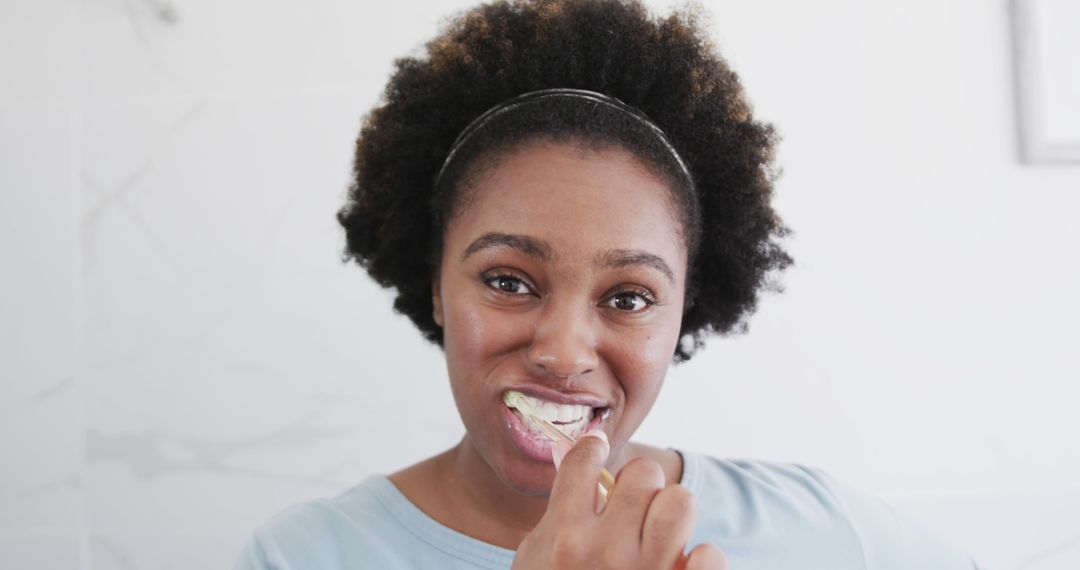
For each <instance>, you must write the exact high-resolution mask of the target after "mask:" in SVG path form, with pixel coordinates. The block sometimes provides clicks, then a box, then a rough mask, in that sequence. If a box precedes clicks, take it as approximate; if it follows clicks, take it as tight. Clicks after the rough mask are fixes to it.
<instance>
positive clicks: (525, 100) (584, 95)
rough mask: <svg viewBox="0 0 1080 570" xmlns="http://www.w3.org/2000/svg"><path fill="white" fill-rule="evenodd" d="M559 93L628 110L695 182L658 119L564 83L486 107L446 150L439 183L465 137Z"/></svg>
mask: <svg viewBox="0 0 1080 570" xmlns="http://www.w3.org/2000/svg"><path fill="white" fill-rule="evenodd" d="M555 97H565V98H571V99H580V100H583V101H588V102H591V103H597V104H601V105H606V106H607V107H610V108H612V109H615V110H618V111H621V112H623V113H626V114H627V115H629V116H630V117H633V118H634V119H636V120H637V121H638V122H639V123H641V124H642V125H644V126H646V127H648V128H649V130H650V131H652V132H653V133H654V134H655V135H656V138H657V139H659V140H660V143H661V144H663V146H664V148H666V149H667V150H668V152H669V153H671V156H672V157H673V158H674V159H675V162H676V163H678V165H679V170H680V171H681V172H682V174H683V175H684V176H685V177H686V180H687V181H688V182H690V183H691V185H693V180H694V178H693V176H691V175H690V169H689V168H687V166H686V162H684V161H683V159H682V156H680V155H679V153H678V152H677V151H676V150H675V147H674V146H673V145H672V144H671V141H670V140H668V138H667V135H665V134H664V131H663V130H661V129H660V127H658V126H656V123H654V122H652V120H651V119H649V117H648V116H646V115H645V113H643V112H642V111H641V110H640V109H637V108H635V107H632V106H630V105H627V104H626V103H623V102H622V101H620V100H619V99H616V98H615V97H612V96H610V95H605V94H603V93H597V92H596V91H588V90H586V89H570V88H563V87H559V88H552V89H540V90H537V91H529V92H528V93H523V94H521V95H518V96H517V97H513V98H511V99H507V100H506V101H503V102H502V103H499V104H498V105H495V106H494V107H492V108H490V109H488V110H487V111H484V113H483V114H481V115H480V116H479V117H477V118H475V119H473V121H472V122H471V123H469V124H468V126H466V127H465V129H464V130H462V131H461V134H459V135H458V136H457V138H456V139H454V144H452V145H450V151H449V152H448V153H447V154H446V160H444V161H443V164H442V168H440V169H439V173H438V174H437V175H435V185H436V186H438V185H439V181H440V180H441V179H442V176H443V173H444V172H446V169H447V167H448V166H450V163H451V162H453V160H454V156H455V155H457V152H458V150H459V149H460V148H461V146H462V145H463V144H464V143H465V141H467V140H468V139H469V137H471V136H472V135H473V133H475V132H476V131H478V130H480V129H481V128H483V126H484V125H486V124H487V123H489V122H490V121H491V120H492V119H494V118H495V117H497V116H499V115H502V114H505V113H508V112H510V111H512V110H514V109H517V108H520V107H523V106H525V105H529V104H531V103H535V102H537V101H542V100H545V99H552V98H555Z"/></svg>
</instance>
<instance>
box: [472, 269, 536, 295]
mask: <svg viewBox="0 0 1080 570" xmlns="http://www.w3.org/2000/svg"><path fill="white" fill-rule="evenodd" d="M484 283H486V284H487V286H488V287H491V288H492V289H495V290H496V291H499V292H500V293H506V294H507V295H529V294H530V293H532V290H531V289H529V286H528V285H526V284H525V281H524V280H522V279H521V278H519V277H515V276H513V275H507V274H498V275H490V276H487V277H485V278H484Z"/></svg>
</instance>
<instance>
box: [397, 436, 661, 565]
mask: <svg viewBox="0 0 1080 570" xmlns="http://www.w3.org/2000/svg"><path fill="white" fill-rule="evenodd" d="M635 457H646V458H649V459H652V460H655V461H657V462H658V463H660V465H661V466H662V467H663V468H664V472H665V474H666V475H667V482H668V483H669V484H670V483H677V482H679V480H680V478H681V476H682V462H681V461H680V460H679V458H678V456H677V455H676V454H675V453H674V452H670V451H667V450H662V449H657V448H652V447H649V446H643V445H639V444H634V443H628V444H626V445H625V446H624V447H620V448H618V449H613V450H612V453H611V455H609V456H608V461H607V464H606V466H607V468H608V470H609V471H611V472H612V473H618V471H619V469H620V468H621V467H622V466H623V465H624V464H626V462H627V461H629V460H630V459H632V458H635ZM390 480H391V482H393V483H394V485H395V486H397V488H398V489H399V490H400V491H401V492H402V493H403V494H404V495H405V496H406V498H408V499H409V501H411V502H412V503H413V504H414V505H416V506H417V508H419V509H420V510H422V511H424V513H425V514H427V515H428V516H429V517H431V518H433V519H435V520H436V521H437V522H439V523H440V524H442V525H444V526H446V527H449V528H451V529H453V530H456V531H457V532H460V533H462V534H464V535H467V536H470V537H472V538H475V539H477V540H481V541H483V542H486V543H488V544H493V545H495V546H500V547H502V548H506V549H509V550H516V549H517V547H518V545H519V544H521V541H522V540H523V539H524V538H525V536H526V535H527V534H529V532H531V531H532V529H533V528H534V527H535V526H536V525H537V524H538V523H539V522H540V519H541V518H542V517H543V516H544V513H545V512H546V511H547V505H548V497H547V495H525V494H522V493H520V492H518V491H517V490H515V489H513V488H512V487H510V486H509V485H507V484H506V482H504V481H503V480H502V479H500V478H499V477H498V475H497V474H496V473H495V472H494V471H492V469H491V466H490V465H488V463H487V462H486V461H484V458H483V457H481V456H480V454H479V452H477V450H476V447H474V446H473V443H472V441H471V440H470V439H469V436H468V434H466V435H465V437H464V438H463V439H462V440H461V441H460V442H459V443H458V444H457V445H455V446H454V447H452V448H451V449H449V450H447V451H445V452H443V453H441V454H439V455H437V456H435V457H432V458H430V459H428V460H426V461H423V462H421V463H418V464H416V465H413V466H412V467H409V468H407V469H405V470H402V471H399V472H397V473H394V474H392V475H390Z"/></svg>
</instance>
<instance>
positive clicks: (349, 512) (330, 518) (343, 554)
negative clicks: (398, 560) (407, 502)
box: [236, 476, 398, 570]
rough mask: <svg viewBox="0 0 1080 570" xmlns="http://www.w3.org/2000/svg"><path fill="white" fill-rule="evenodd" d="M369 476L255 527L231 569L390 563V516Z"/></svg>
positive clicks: (377, 484) (377, 483) (379, 484)
mask: <svg viewBox="0 0 1080 570" xmlns="http://www.w3.org/2000/svg"><path fill="white" fill-rule="evenodd" d="M384 485H389V482H388V481H386V480H385V478H383V477H378V476H375V477H370V478H368V479H367V480H365V481H364V482H363V483H361V484H359V485H357V486H355V487H353V488H352V489H350V490H348V491H346V492H344V493H342V494H340V495H338V496H336V497H333V498H324V499H314V500H310V501H305V502H302V503H298V504H296V505H293V506H291V507H288V508H286V509H284V510H283V511H281V512H279V513H277V514H275V515H274V516H272V517H271V518H270V519H268V520H267V521H265V522H264V523H262V524H260V525H259V526H258V527H256V529H255V531H254V533H253V534H252V536H251V538H250V540H249V541H248V544H247V546H246V547H245V549H244V552H243V554H242V555H241V559H240V561H239V563H238V565H237V567H236V570H256V569H259V570H264V569H271V568H272V569H275V570H286V569H299V568H327V569H336V568H343V566H342V562H343V561H344V560H355V559H363V560H366V561H370V562H375V561H379V560H384V559H387V557H389V559H393V557H394V554H393V550H392V546H393V543H394V541H393V539H392V537H393V534H394V532H395V531H394V529H395V528H396V526H398V525H396V523H395V519H394V514H393V513H392V511H391V509H390V508H389V506H388V505H387V504H385V503H386V501H385V500H384V499H383V498H381V497H380V495H381V494H382V493H383V489H381V487H382V486H384Z"/></svg>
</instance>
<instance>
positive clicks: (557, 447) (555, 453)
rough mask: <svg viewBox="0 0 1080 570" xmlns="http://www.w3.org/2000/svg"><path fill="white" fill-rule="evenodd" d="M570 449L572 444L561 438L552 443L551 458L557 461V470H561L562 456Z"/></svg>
mask: <svg viewBox="0 0 1080 570" xmlns="http://www.w3.org/2000/svg"><path fill="white" fill-rule="evenodd" d="M567 451H570V444H569V443H566V442H565V441H562V440H559V441H556V442H554V443H552V444H551V460H552V461H553V462H554V463H555V470H556V471H558V470H559V466H560V465H562V458H563V457H564V456H565V455H566V452H567Z"/></svg>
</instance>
